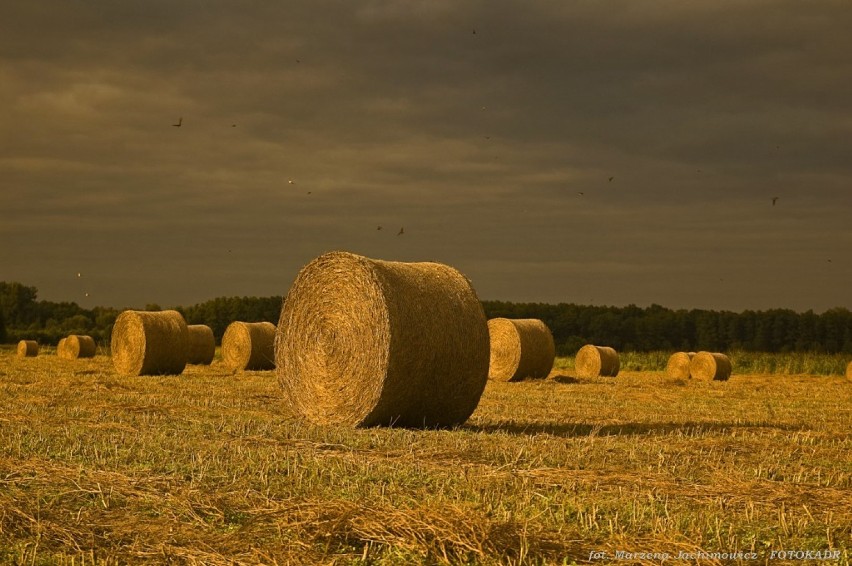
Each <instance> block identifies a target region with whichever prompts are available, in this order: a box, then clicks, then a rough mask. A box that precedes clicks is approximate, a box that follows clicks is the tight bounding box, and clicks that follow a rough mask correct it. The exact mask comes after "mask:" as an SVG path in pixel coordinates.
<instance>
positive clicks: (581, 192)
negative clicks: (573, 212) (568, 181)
mask: <svg viewBox="0 0 852 566" xmlns="http://www.w3.org/2000/svg"><path fill="white" fill-rule="evenodd" d="M577 194H578V195H580V196H583V195H584V194H586V193H584V192H583V191H577Z"/></svg>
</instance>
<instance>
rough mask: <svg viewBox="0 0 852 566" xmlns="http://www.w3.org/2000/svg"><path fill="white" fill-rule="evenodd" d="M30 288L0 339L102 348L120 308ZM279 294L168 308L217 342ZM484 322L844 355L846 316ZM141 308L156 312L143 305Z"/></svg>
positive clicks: (556, 311) (531, 308)
mask: <svg viewBox="0 0 852 566" xmlns="http://www.w3.org/2000/svg"><path fill="white" fill-rule="evenodd" d="M37 297H38V290H37V289H36V288H35V287H31V286H26V285H23V284H21V283H17V282H11V283H7V282H0V342H4V343H14V342H17V341H18V340H22V339H31V340H38V341H39V342H40V343H42V344H56V343H57V342H58V341H59V339H60V338H63V337H65V336H67V335H69V334H88V335H90V336H92V337H93V338H95V340H97V341H98V342H100V343H102V344H108V343H109V339H110V335H111V332H112V325H113V324H114V323H115V319H116V317H117V316H118V315H119V314H120V313H121V310H122V309H115V308H112V307H95V308H93V309H84V308H82V307H80V306H79V305H77V304H76V303H73V302H60V303H57V302H52V301H44V300H38V298H37ZM282 300H283V299H282V297H280V296H275V297H219V298H216V299H211V300H209V301H204V302H202V303H198V304H195V305H191V306H185V307H183V306H179V307H172V308H175V310H178V311H180V312H181V313H182V314H183V316H184V318H185V319H186V321H187V323H188V324H206V325H208V326H210V327H211V328H212V329H213V334H214V335H215V336H216V338H217V340H221V338H222V334H224V332H225V328H227V326H228V324H230V323H231V322H233V321H235V320H241V321H245V322H260V321H264V320H265V321H269V322H272V323H277V322H278V316H279V314H280V311H281V304H282ZM482 305H483V308H484V310H485V314H486V316H487V317H488V318H494V317H506V318H539V319H541V320H543V321H544V322H545V324H547V326H548V327H549V328H550V329H551V331H552V332H553V338H554V341H555V343H556V350H557V353H558V354H559V355H561V356H570V355H573V354H575V353H576V352H577V350H579V349H580V347H581V346H583V345H584V344H598V345H602V346H612V347H613V348H615V349H616V350H620V351H636V352H649V351H658V350H665V351H673V350H683V351H698V350H710V351H723V352H724V351H731V350H742V351H751V352H821V353H828V354H837V353H852V312H850V311H849V309H845V308H833V309H829V310H827V311H825V312H823V313H819V314H817V313H814V312H813V311H807V312H803V313H800V312H795V311H792V310H789V309H770V310H763V311H753V310H746V311H743V312H739V313H736V312H731V311H715V310H699V309H692V310H685V309H680V310H672V309H668V308H665V307H662V306H660V305H651V306H649V307H638V306H636V305H628V306H626V307H614V306H587V305H577V304H573V303H560V304H555V305H554V304H546V303H512V302H506V301H483V302H482ZM145 310H161V309H160V306H159V305H156V304H150V305H146V306H145Z"/></svg>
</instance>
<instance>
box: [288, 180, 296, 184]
mask: <svg viewBox="0 0 852 566" xmlns="http://www.w3.org/2000/svg"><path fill="white" fill-rule="evenodd" d="M287 183H289V184H291V185H294V184H296V181H294V180H293V179H290V180H289V181H287Z"/></svg>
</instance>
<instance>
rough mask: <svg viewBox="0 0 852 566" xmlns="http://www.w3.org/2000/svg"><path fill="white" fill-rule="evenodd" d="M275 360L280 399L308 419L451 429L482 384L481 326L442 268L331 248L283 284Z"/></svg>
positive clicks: (464, 285) (484, 349)
mask: <svg viewBox="0 0 852 566" xmlns="http://www.w3.org/2000/svg"><path fill="white" fill-rule="evenodd" d="M275 357H276V366H277V367H276V372H277V374H278V379H279V382H280V383H281V386H282V389H283V393H284V397H285V398H286V399H287V402H288V403H289V404H290V405H291V406H292V407H293V408H294V409H295V411H296V412H298V414H300V415H302V416H303V417H304V418H305V419H307V420H309V421H311V422H314V423H318V424H347V425H350V426H373V425H390V424H394V425H398V426H411V427H436V426H454V425H456V424H459V423H463V422H464V421H465V420H467V418H468V417H469V416H470V415H471V413H473V411H474V410H475V409H476V405H477V403H478V401H479V398H480V396H481V395H482V391H483V389H484V388H485V382H486V381H487V380H488V324H487V321H486V319H485V312H484V311H483V309H482V304H481V303H480V302H479V299H478V298H477V296H476V293H475V292H474V290H473V287H472V286H471V284H470V281H468V280H467V278H465V276H464V275H462V274H461V273H459V272H458V271H457V270H456V269H454V268H452V267H450V266H447V265H444V264H440V263H433V262H418V263H404V262H398V261H382V260H375V259H370V258H366V257H363V256H359V255H355V254H351V253H346V252H332V253H327V254H324V255H322V256H320V257H318V258H317V259H315V260H313V261H312V262H310V263H309V264H308V265H307V266H305V267H304V268H303V269H302V270H301V271H300V272H299V275H298V276H297V277H296V281H295V282H294V283H293V285H292V287H291V288H290V290H289V292H288V294H287V297H286V299H285V300H284V306H283V308H282V310H281V318H280V321H279V323H278V333H277V335H276V342H275Z"/></svg>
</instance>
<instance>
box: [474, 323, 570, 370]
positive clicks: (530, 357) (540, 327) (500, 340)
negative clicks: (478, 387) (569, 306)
mask: <svg viewBox="0 0 852 566" xmlns="http://www.w3.org/2000/svg"><path fill="white" fill-rule="evenodd" d="M488 337H489V339H490V341H491V360H490V362H489V365H488V377H490V378H491V379H494V380H497V381H519V380H521V379H524V378H528V377H530V378H541V377H547V374H549V373H550V370H551V369H553V360H554V359H555V358H556V347H555V345H554V343H553V334H551V332H550V329H549V328H548V327H547V325H546V324H545V323H544V322H542V321H541V320H538V319H536V318H520V319H510V318H492V319H491V320H489V321H488Z"/></svg>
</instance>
